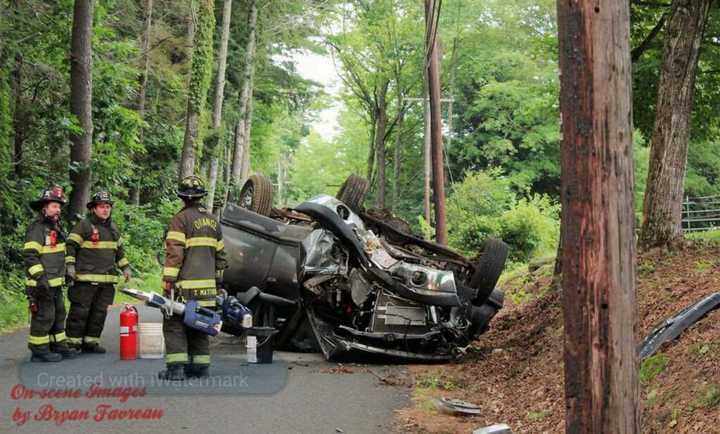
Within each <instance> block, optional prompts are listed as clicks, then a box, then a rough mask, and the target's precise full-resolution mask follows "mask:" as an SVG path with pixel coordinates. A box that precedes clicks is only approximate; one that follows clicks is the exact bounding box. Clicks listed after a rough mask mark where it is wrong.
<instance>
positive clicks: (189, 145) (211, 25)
mask: <svg viewBox="0 0 720 434" xmlns="http://www.w3.org/2000/svg"><path fill="white" fill-rule="evenodd" d="M213 4H214V0H200V2H199V6H200V7H199V9H198V20H197V26H196V29H195V37H194V43H193V45H194V46H193V55H192V64H191V69H190V84H189V89H188V103H187V117H186V119H185V138H184V140H183V149H182V155H181V157H180V179H182V178H184V177H186V176H190V175H193V174H194V173H195V154H196V152H197V147H198V144H199V143H201V142H202V140H201V138H200V116H201V114H202V111H203V108H204V106H205V99H206V97H207V91H208V87H209V86H210V75H211V73H212V57H213V52H212V50H213V32H214V31H215V11H214V6H213Z"/></svg>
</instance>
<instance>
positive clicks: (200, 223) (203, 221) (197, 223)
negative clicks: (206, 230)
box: [193, 218, 217, 230]
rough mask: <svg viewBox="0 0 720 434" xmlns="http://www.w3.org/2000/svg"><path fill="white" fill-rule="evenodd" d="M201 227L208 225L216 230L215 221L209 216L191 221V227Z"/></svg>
mask: <svg viewBox="0 0 720 434" xmlns="http://www.w3.org/2000/svg"><path fill="white" fill-rule="evenodd" d="M203 227H210V228H212V229H213V230H217V221H216V220H215V219H210V218H200V219H197V220H195V221H194V222H193V228H195V229H200V228H203Z"/></svg>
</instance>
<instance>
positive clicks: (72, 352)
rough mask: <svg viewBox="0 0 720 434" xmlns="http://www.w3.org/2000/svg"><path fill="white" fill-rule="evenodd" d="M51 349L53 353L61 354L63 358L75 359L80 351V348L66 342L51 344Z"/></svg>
mask: <svg viewBox="0 0 720 434" xmlns="http://www.w3.org/2000/svg"><path fill="white" fill-rule="evenodd" d="M50 350H51V351H52V352H53V353H57V354H60V355H61V356H62V358H63V359H74V358H75V357H77V355H78V354H79V353H80V351H79V350H77V349H76V348H73V347H71V346H69V345H66V344H65V342H62V343H55V344H52V343H51V344H50Z"/></svg>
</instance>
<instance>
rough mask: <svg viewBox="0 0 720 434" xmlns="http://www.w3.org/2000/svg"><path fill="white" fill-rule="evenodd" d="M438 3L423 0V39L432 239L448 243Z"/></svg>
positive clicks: (431, 0) (440, 242)
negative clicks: (426, 81)
mask: <svg viewBox="0 0 720 434" xmlns="http://www.w3.org/2000/svg"><path fill="white" fill-rule="evenodd" d="M439 14H440V11H439V5H437V4H436V3H435V0H425V26H426V32H425V38H426V41H425V42H426V46H427V50H426V53H427V57H428V59H427V78H428V90H429V94H430V138H431V142H432V168H433V199H434V203H435V241H436V242H437V243H439V244H447V224H446V219H445V168H444V166H443V145H442V113H441V110H442V108H441V102H440V55H439V53H438V41H437V38H438V29H437V24H438V21H439V20H438V18H439Z"/></svg>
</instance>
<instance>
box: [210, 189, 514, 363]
mask: <svg viewBox="0 0 720 434" xmlns="http://www.w3.org/2000/svg"><path fill="white" fill-rule="evenodd" d="M367 189H368V183H367V181H366V180H364V179H363V178H360V177H357V176H351V177H350V178H348V180H347V181H346V182H345V184H343V186H342V187H341V189H340V191H339V193H338V195H337V197H331V196H318V197H315V198H312V199H310V200H308V201H307V202H304V203H302V204H300V205H298V206H297V207H296V208H294V209H282V210H279V209H275V208H272V206H271V204H272V184H271V183H270V181H269V180H268V179H267V178H264V177H262V176H258V175H254V176H252V177H251V178H250V179H249V180H248V181H247V183H246V184H245V185H244V187H243V189H242V190H241V191H240V194H239V197H238V199H237V204H234V203H231V204H229V205H227V206H226V207H225V209H224V210H223V212H222V215H221V218H220V223H221V225H222V230H223V238H224V242H225V249H226V252H227V255H228V261H229V268H228V269H227V270H226V271H225V279H224V280H225V286H226V289H227V290H228V292H230V293H231V294H233V295H235V296H236V297H237V298H238V300H240V301H241V302H242V303H244V304H246V305H248V306H250V308H251V309H252V310H253V312H254V321H255V323H256V325H259V326H271V327H275V328H277V329H278V330H279V332H278V334H277V335H276V336H275V339H276V341H275V346H276V347H278V348H285V349H292V350H300V351H318V350H319V351H322V352H323V354H324V355H325V357H326V358H327V359H331V360H337V359H343V358H347V357H353V356H354V355H355V354H362V353H364V354H381V355H384V356H390V357H393V358H399V359H406V360H422V361H433V360H438V361H440V360H448V359H452V358H457V357H460V356H462V354H463V352H464V348H465V347H467V346H468V345H469V343H470V342H471V341H472V340H473V339H474V338H476V337H477V336H478V335H480V334H481V333H483V332H484V331H485V330H486V328H487V327H488V324H489V323H490V320H491V319H492V318H493V317H494V316H495V314H496V313H497V312H498V310H499V309H500V308H501V307H502V305H503V293H502V292H501V291H500V290H498V289H496V288H495V284H496V283H497V280H498V278H499V277H500V274H501V273H502V270H503V268H504V265H505V260H506V258H507V254H508V247H507V246H506V245H505V244H504V243H503V242H502V241H499V240H494V239H488V240H487V241H486V242H485V245H484V248H483V251H482V254H481V255H480V257H479V258H478V259H477V260H474V261H470V260H468V259H466V258H465V257H463V256H462V255H460V254H458V253H456V252H454V251H452V250H450V249H448V248H446V247H444V246H441V245H439V244H436V243H432V242H428V241H426V240H424V239H421V238H419V237H416V236H414V235H412V234H411V233H410V230H409V227H408V226H407V225H406V224H405V223H404V222H402V221H401V220H399V219H396V218H391V217H388V216H383V215H382V214H381V213H377V212H373V211H366V210H364V209H363V208H362V201H363V199H364V196H365V193H366V192H367Z"/></svg>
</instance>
